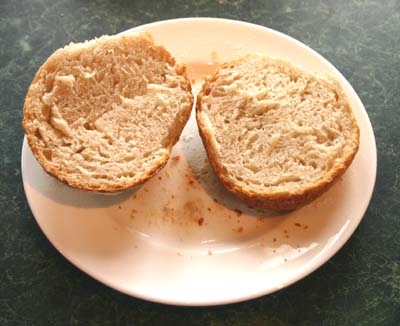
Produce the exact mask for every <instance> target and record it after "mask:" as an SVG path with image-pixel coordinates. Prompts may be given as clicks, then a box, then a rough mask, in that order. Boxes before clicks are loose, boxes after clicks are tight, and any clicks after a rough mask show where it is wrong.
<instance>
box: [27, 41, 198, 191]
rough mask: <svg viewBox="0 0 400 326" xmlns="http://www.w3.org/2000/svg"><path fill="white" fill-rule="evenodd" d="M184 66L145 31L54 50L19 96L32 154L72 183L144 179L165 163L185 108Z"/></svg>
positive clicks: (86, 185) (122, 185)
mask: <svg viewBox="0 0 400 326" xmlns="http://www.w3.org/2000/svg"><path fill="white" fill-rule="evenodd" d="M185 70H186V68H185V66H184V65H181V64H178V63H176V62H175V59H174V58H173V57H172V56H171V55H170V54H169V53H168V51H167V50H165V49H164V48H163V47H162V46H159V45H156V44H155V43H154V41H153V39H152V37H151V36H150V35H149V34H148V33H135V34H124V35H117V36H103V37H101V38H98V39H95V40H91V41H87V42H84V43H78V44H73V43H72V44H70V45H68V46H66V47H64V48H63V49H60V50H57V51H56V52H55V53H54V54H53V55H52V56H50V57H49V59H48V60H47V61H46V62H45V63H44V64H43V66H42V67H41V68H40V69H39V71H38V72H37V74H36V76H35V78H34V80H33V82H32V84H31V86H30V88H29V90H28V93H27V96H26V100H25V105H24V118H23V127H24V129H25V133H26V136H27V140H28V143H29V146H30V148H31V149H32V152H33V154H34V156H35V157H36V159H37V160H38V161H39V163H40V164H41V165H42V166H43V168H44V169H45V170H46V171H47V172H48V173H49V174H51V175H53V176H55V177H57V178H58V179H59V180H61V181H63V182H65V183H67V184H68V185H70V186H72V187H75V188H81V189H85V190H93V191H98V192H116V191H121V190H124V189H127V188H130V187H133V186H135V185H138V184H141V183H143V182H144V181H145V180H147V179H148V178H150V177H151V176H153V175H154V174H155V173H157V172H158V171H159V170H160V169H161V168H162V167H163V166H164V165H165V164H166V162H167V160H168V157H169V155H170V151H171V149H172V146H173V145H174V144H175V143H176V142H177V141H178V139H179V136H180V134H181V132H182V129H183V127H184V126H185V124H186V122H187V120H188V118H189V116H190V111H191V109H192V105H193V96H192V93H191V86H190V82H189V80H188V78H187V76H186V72H185Z"/></svg>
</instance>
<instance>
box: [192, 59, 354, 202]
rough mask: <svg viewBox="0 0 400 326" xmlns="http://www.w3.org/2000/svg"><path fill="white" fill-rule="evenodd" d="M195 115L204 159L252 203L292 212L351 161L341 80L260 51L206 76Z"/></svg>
mask: <svg viewBox="0 0 400 326" xmlns="http://www.w3.org/2000/svg"><path fill="white" fill-rule="evenodd" d="M196 118H197V123H198V127H199V131H200V135H201V137H202V140H203V143H204V146H205V148H206V151H207V155H208V157H209V160H210V162H211V165H212V167H213V169H214V171H215V173H216V175H217V176H218V178H219V179H220V180H221V182H222V183H223V184H224V185H225V186H226V188H227V189H228V190H229V191H231V192H232V193H234V194H236V195H237V196H239V197H240V198H242V199H244V200H245V201H247V202H248V203H249V204H250V205H251V206H255V207H261V208H269V209H273V210H291V209H295V208H298V207H300V206H302V205H304V204H306V203H309V202H310V201H312V200H313V199H315V198H316V197H318V196H319V195H321V194H322V193H323V192H325V191H326V190H327V189H328V188H329V187H330V186H331V185H332V184H333V183H334V181H335V180H337V179H338V178H339V176H341V175H342V174H343V173H344V172H345V171H346V169H347V168H348V166H349V165H350V164H351V162H352V160H353V158H354V156H355V154H356V152H357V150H358V146H359V129H358V126H357V123H356V120H355V118H354V116H353V113H352V111H351V108H350V106H349V103H348V100H347V98H346V95H345V94H344V92H343V89H342V88H341V86H340V84H339V83H338V82H337V81H335V80H334V79H331V78H325V77H321V76H316V75H314V74H312V73H310V72H307V71H305V70H303V69H302V68H300V67H297V66H295V65H293V64H291V63H290V62H288V61H285V60H281V59H275V58H271V57H268V56H266V55H263V54H250V55H247V56H245V57H243V58H240V59H238V60H235V61H232V62H229V63H226V64H224V65H222V66H221V67H220V69H219V70H218V71H216V72H215V73H214V74H213V75H211V76H210V77H208V78H207V80H206V81H205V83H204V85H203V87H202V89H201V91H200V93H199V95H198V98H197V107H196Z"/></svg>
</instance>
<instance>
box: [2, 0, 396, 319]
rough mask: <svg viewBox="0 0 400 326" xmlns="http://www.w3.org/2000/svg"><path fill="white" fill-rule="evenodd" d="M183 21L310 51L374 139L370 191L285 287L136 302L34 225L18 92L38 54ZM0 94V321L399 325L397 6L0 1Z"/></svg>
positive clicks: (349, 0)
mask: <svg viewBox="0 0 400 326" xmlns="http://www.w3.org/2000/svg"><path fill="white" fill-rule="evenodd" d="M190 16H213V17H225V18H233V19H240V20H245V21H250V22H254V23H257V24H261V25H264V26H267V27H270V28H273V29H276V30H278V31H281V32H284V33H287V34H289V35H291V36H293V37H295V38H297V39H299V40H300V41H302V42H304V43H306V44H307V45H309V46H311V47H312V48H314V49H315V50H317V51H318V52H320V53H321V54H322V55H323V56H325V57H326V58H327V59H328V60H330V61H331V62H332V63H333V64H334V65H335V66H336V67H337V68H338V69H339V70H340V71H341V72H342V73H343V74H344V75H345V77H346V78H347V79H348V80H349V81H350V83H351V84H352V85H353V87H354V88H355V90H356V91H357V92H358V94H359V96H360V97H361V100H362V101H363V103H364V105H365V107H366V109H367V111H368V114H369V116H370V119H371V122H372V125H373V127H374V131H375V136H376V141H377V146H378V178H377V184H376V188H375V192H374V196H373V198H372V201H371V204H370V206H369V209H368V211H367V213H366V215H365V218H364V220H363V221H362V223H361V225H360V226H359V228H358V229H357V231H356V232H355V234H354V235H353V236H352V238H351V239H350V241H349V242H348V243H347V244H346V245H345V246H344V248H343V249H342V250H340V251H339V252H338V253H337V254H336V255H335V256H334V257H333V259H331V260H330V261H329V262H328V263H327V264H325V265H324V266H323V267H322V268H320V269H319V270H317V271H316V272H314V273H313V274H312V275H310V276H308V277H307V278H305V279H303V280H302V281H300V282H298V283H296V284H295V285H293V286H290V287H289V288H287V289H283V290H281V291H280V292H277V293H275V294H272V295H269V296H265V297H262V298H259V299H255V300H252V301H248V302H244V303H238V304H233V305H228V306H221V307H204V308H182V307H171V306H166V305H160V304H154V303H150V302H145V301H142V300H139V299H135V298H131V297H128V296H125V295H123V294H120V293H118V292H116V291H114V290H112V289H109V288H107V287H105V286H104V285H102V284H100V283H98V282H97V281H95V280H93V279H91V278H90V277H89V276H87V275H85V274H84V273H82V272H80V271H79V270H78V269H77V268H75V267H74V266H73V265H71V264H70V263H69V262H67V261H66V260H65V259H64V258H63V257H62V256H61V255H60V254H59V253H58V252H57V251H56V250H55V249H54V248H53V247H52V246H51V245H50V243H49V242H48V240H47V239H46V237H45V236H44V235H43V233H42V232H41V231H40V229H39V227H38V226H37V224H36V222H35V220H34V218H33V217H32V214H31V212H30V209H29V207H28V205H27V202H26V199H25V195H24V191H23V187H22V183H21V176H20V150H21V145H22V139H23V131H22V129H21V125H20V121H21V117H22V114H21V108H22V105H23V99H24V96H25V93H26V91H27V88H28V86H29V84H30V82H31V80H32V78H33V76H34V73H35V72H36V70H37V69H38V67H39V66H40V65H41V63H42V62H43V61H44V60H45V58H46V57H47V56H48V55H50V54H51V53H52V52H53V51H54V50H55V49H57V48H59V47H61V46H63V45H64V44H66V43H68V42H70V41H82V40H85V39H90V38H93V37H95V36H99V35H102V34H114V33H117V32H120V31H123V30H126V29H129V28H131V27H134V26H137V25H141V24H143V23H147V22H152V21H157V20H164V19H169V18H176V17H190ZM0 90H1V93H0V94H1V95H0V154H1V157H0V212H1V213H0V325H125V324H129V325H165V324H171V325H189V324H193V325H400V235H399V234H400V216H399V215H400V213H399V212H400V196H399V186H400V181H399V180H400V169H399V166H400V164H399V161H400V157H399V152H400V151H399V149H400V145H399V143H400V2H399V1H397V0H392V1H385V2H378V1H371V0H365V1H363V0H346V1H328V0H326V1H320V0H318V1H316V0H315V1H289V0H284V1H223V0H220V1H206V0H197V1H149V0H147V1H121V0H116V1H110V0H96V1H89V0H85V1H76V0H75V1H67V0H64V1H50V0H32V1H29V0H25V1H22V0H19V1H11V0H3V1H1V2H0ZM360 191H362V189H360Z"/></svg>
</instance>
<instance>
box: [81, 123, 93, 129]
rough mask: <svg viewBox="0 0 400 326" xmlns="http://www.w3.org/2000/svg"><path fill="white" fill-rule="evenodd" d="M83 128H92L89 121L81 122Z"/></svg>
mask: <svg viewBox="0 0 400 326" xmlns="http://www.w3.org/2000/svg"><path fill="white" fill-rule="evenodd" d="M83 128H85V129H86V130H93V128H92V127H91V126H90V123H89V122H85V123H84V124H83Z"/></svg>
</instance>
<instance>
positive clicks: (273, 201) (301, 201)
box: [196, 58, 360, 211]
mask: <svg viewBox="0 0 400 326" xmlns="http://www.w3.org/2000/svg"><path fill="white" fill-rule="evenodd" d="M244 59H245V58H241V59H238V60H237V61H240V60H244ZM276 60H279V61H281V62H285V63H287V64H290V65H292V64H291V63H289V62H287V61H285V60H282V59H276ZM230 64H232V63H226V64H223V65H222V66H221V67H220V69H222V68H226V67H228V66H229V65H230ZM292 66H294V65H292ZM218 72H219V69H218V70H217V71H215V72H214V73H213V74H212V75H211V76H209V77H207V79H206V80H205V82H204V84H203V86H202V88H201V90H200V92H199V94H198V96H197V102H196V120H197V125H198V129H199V134H200V136H201V139H202V141H203V144H204V147H205V150H206V153H207V156H208V159H209V161H210V163H211V166H212V168H213V170H214V172H215V174H216V176H217V177H218V179H219V180H220V181H221V183H222V184H223V185H224V186H225V188H226V189H227V190H228V191H230V192H231V193H233V194H234V195H236V196H237V197H239V198H240V199H242V200H244V201H245V202H246V203H247V204H248V205H249V206H251V207H256V208H263V209H272V210H276V211H289V210H294V209H297V208H299V207H301V206H304V205H306V204H308V203H310V202H311V201H313V200H314V199H316V198H317V197H319V196H320V195H322V194H323V193H324V192H326V191H327V190H328V189H329V188H330V187H331V186H332V185H333V184H334V183H335V181H337V180H338V179H339V178H340V176H342V175H343V174H344V172H345V171H346V170H347V168H348V167H349V166H350V164H351V162H352V161H353V159H354V157H355V155H356V153H357V151H358V147H359V138H360V131H359V128H358V125H357V122H356V119H355V117H354V115H353V113H352V111H351V108H350V105H349V102H348V99H347V97H346V95H345V94H344V93H343V91H342V89H341V87H340V85H339V83H338V82H337V81H336V80H334V79H332V78H330V77H327V78H329V79H330V80H331V81H332V82H333V83H335V85H336V86H337V90H338V92H340V93H341V94H340V95H341V96H342V97H343V98H344V99H345V100H346V102H345V108H346V110H347V111H348V112H349V114H350V118H351V120H352V125H353V140H354V142H355V144H356V147H355V148H354V149H353V151H351V152H350V153H348V155H346V156H345V157H343V158H342V163H341V164H339V165H338V166H336V168H335V169H333V170H331V171H330V172H329V173H327V174H326V176H325V177H324V178H323V179H322V180H321V181H320V182H317V183H315V184H313V185H311V186H309V187H303V188H300V189H292V190H290V191H280V192H270V191H264V192H255V191H252V190H251V189H245V188H243V187H240V186H238V185H237V184H235V183H234V182H233V181H232V180H231V179H230V178H228V177H227V174H226V172H225V171H224V168H223V167H222V166H221V164H219V162H218V155H217V153H216V149H215V148H214V146H213V144H212V139H213V134H212V131H211V130H210V129H209V128H208V127H207V126H206V124H205V123H204V121H203V119H202V117H201V113H202V98H203V96H204V95H208V94H209V93H210V90H211V85H210V83H211V82H213V81H214V80H215V79H216V78H217V76H218ZM309 74H311V73H309ZM311 75H312V74H311ZM319 78H321V77H319Z"/></svg>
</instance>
